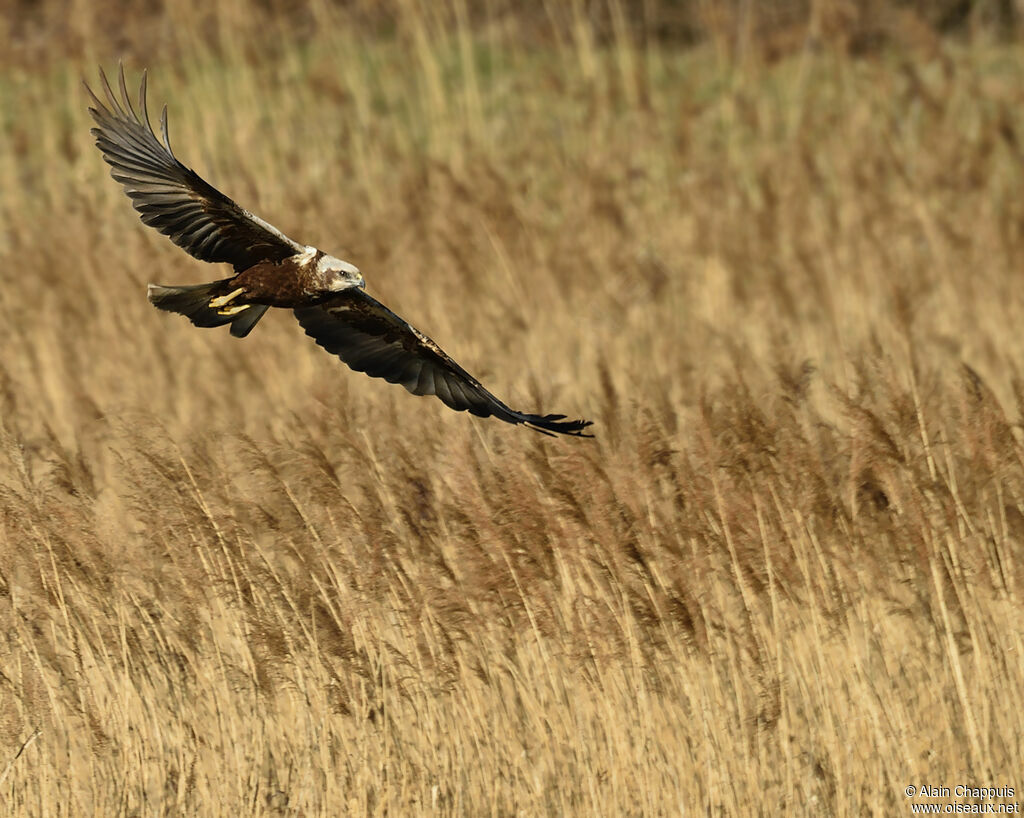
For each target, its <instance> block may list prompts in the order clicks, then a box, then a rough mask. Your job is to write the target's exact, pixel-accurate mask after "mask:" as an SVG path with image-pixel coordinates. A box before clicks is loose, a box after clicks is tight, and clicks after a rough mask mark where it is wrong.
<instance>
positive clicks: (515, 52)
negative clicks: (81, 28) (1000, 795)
mask: <svg viewBox="0 0 1024 818" xmlns="http://www.w3.org/2000/svg"><path fill="white" fill-rule="evenodd" d="M76 8H77V7H76ZM221 8H222V9H226V10H224V11H222V12H221V14H222V15H224V16H223V18H222V20H221V23H220V24H221V25H223V26H224V28H223V30H222V34H224V36H221V37H219V39H218V42H219V43H220V45H219V47H217V48H215V49H211V48H208V47H207V45H204V44H203V43H204V42H206V41H203V40H198V41H197V43H198V44H193V45H191V46H190V45H189V38H188V33H189V31H190V29H189V28H188V26H187V24H188V22H189V21H188V20H187V19H183V20H182V21H180V26H177V27H171V28H169V29H167V31H166V38H167V41H168V42H169V43H171V44H172V45H173V44H177V46H176V47H175V48H171V47H170V46H168V49H167V51H166V53H165V52H158V53H157V54H156V56H154V57H153V58H152V59H151V60H149V61H148V67H149V68H150V70H151V77H150V94H151V103H154V104H155V103H159V102H161V101H163V100H167V102H168V104H169V106H170V118H171V138H172V143H173V144H174V145H175V146H176V148H177V151H178V153H179V155H180V156H181V157H182V158H183V159H184V160H185V161H186V162H187V163H189V164H190V165H192V166H194V167H195V168H196V169H197V170H198V171H199V172H200V173H202V174H203V175H204V176H205V177H206V178H208V179H210V180H211V181H212V182H214V183H215V184H216V185H218V186H219V187H220V188H221V189H223V190H224V191H225V192H227V193H228V194H229V195H232V196H233V197H235V198H236V199H237V200H238V201H240V202H241V203H242V204H243V205H245V206H247V207H249V208H250V209H252V210H254V211H255V212H257V213H259V214H260V215H262V216H263V217H264V218H266V219H268V220H270V221H271V222H273V223H274V224H276V225H278V226H279V227H281V228H282V229H283V230H285V231H286V232H287V233H289V234H291V235H293V236H295V237H296V238H299V239H301V240H303V241H305V242H308V243H311V244H315V245H317V246H320V247H322V248H324V249H326V250H328V251H329V252H334V253H336V254H338V255H341V256H342V257H344V258H348V259H350V260H352V261H353V262H355V263H357V264H358V265H359V266H360V267H361V268H362V269H363V270H364V272H365V273H366V274H367V279H368V282H369V284H368V286H369V289H370V291H371V292H373V293H374V294H375V295H377V296H378V297H380V298H381V299H382V300H384V301H385V302H386V303H388V304H390V305H391V306H392V307H393V308H395V309H396V310H397V311H398V312H399V313H401V314H402V315H404V316H406V317H407V318H408V319H409V320H411V321H412V322H413V323H415V324H416V325H417V326H419V327H421V328H422V329H424V330H425V331H426V332H428V333H429V334H430V335H431V336H432V337H434V338H435V339H436V340H437V341H438V342H439V343H441V344H442V345H443V346H444V347H445V348H446V349H448V350H449V351H450V352H451V353H452V354H453V355H454V356H455V357H456V358H457V359H458V360H460V361H461V362H462V363H463V364H464V365H465V366H467V368H469V369H470V370H471V371H473V372H474V373H477V374H479V375H480V376H481V377H482V378H483V379H484V381H485V383H486V384H487V385H489V386H490V387H491V388H493V389H494V390H495V392H496V393H497V394H499V395H501V396H503V397H506V398H507V399H508V401H509V402H510V404H511V405H513V406H517V407H519V406H522V407H524V408H526V409H530V410H533V409H538V410H543V411H563V412H568V413H572V414H573V415H582V416H585V417H591V418H593V419H594V420H595V421H596V422H597V425H596V431H597V435H598V436H597V439H596V440H594V441H579V440H551V439H548V438H542V437H541V436H539V435H534V434H531V433H529V432H527V431H524V430H521V429H516V428H512V427H509V426H506V425H504V424H500V423H497V422H494V421H481V420H478V419H475V418H471V417H469V416H466V415H456V414H454V413H452V412H450V411H448V410H447V409H445V408H444V407H443V406H442V405H441V404H440V403H439V402H437V401H428V400H426V399H417V398H413V397H411V396H409V395H408V394H406V393H405V392H404V391H403V390H400V389H398V388H396V387H393V386H390V385H388V384H385V383H383V382H379V381H372V380H370V379H368V378H366V377H364V376H362V375H358V374H356V373H352V372H350V371H348V370H347V369H345V368H344V367H343V366H342V365H341V364H340V363H338V362H337V361H336V360H334V359H332V358H331V357H330V356H328V355H326V354H324V353H323V352H322V351H321V350H319V349H317V348H316V347H315V346H314V345H313V344H312V343H310V342H309V341H308V339H306V338H304V336H303V335H302V333H301V331H300V330H299V328H298V327H297V326H296V325H295V322H294V321H293V320H292V319H291V318H290V317H289V316H288V315H287V314H284V313H281V314H273V315H271V316H268V318H267V319H264V321H263V322H262V324H261V325H260V327H259V328H258V329H257V330H256V331H255V332H254V333H253V335H252V336H251V337H250V338H248V339H246V340H245V341H244V342H239V341H236V340H234V339H232V338H230V337H229V336H228V335H227V334H226V333H224V332H216V331H200V330H196V329H194V328H192V327H190V326H189V325H188V324H187V322H185V321H183V320H180V319H177V318H176V317H173V316H166V315H163V314H159V313H157V312H156V311H155V310H153V309H152V307H151V306H150V305H149V304H148V303H147V302H146V299H145V289H144V284H145V283H146V282H147V281H157V282H162V283H190V282H198V281H201V280H206V279H209V278H211V277H213V276H216V275H220V271H219V270H214V269H213V268H212V267H210V266H208V265H202V264H200V263H198V262H194V261H192V260H190V259H189V258H188V257H187V256H185V255H184V254H183V253H182V252H181V251H179V250H177V249H176V248H174V247H173V246H172V245H171V244H170V243H169V242H167V241H166V239H164V238H162V237H160V236H159V235H156V234H155V233H154V232H153V231H150V230H148V229H146V228H144V227H143V226H142V225H141V224H140V223H139V221H138V219H137V217H136V215H135V214H134V213H133V212H132V210H131V207H130V205H129V203H128V201H127V200H126V199H125V197H124V196H123V194H122V193H121V191H120V188H119V186H117V185H116V184H115V183H114V182H112V181H111V180H110V178H109V176H108V175H107V170H106V168H105V166H104V165H103V163H102V162H101V160H100V157H99V155H98V153H97V152H96V151H95V149H94V148H93V147H92V144H91V139H90V137H89V134H88V129H89V127H90V122H89V120H88V117H87V114H86V112H85V97H84V94H83V92H82V90H81V87H80V85H79V77H80V75H81V74H83V73H84V74H85V75H87V76H88V77H90V78H92V77H95V71H94V68H93V65H94V62H95V61H99V62H102V63H103V64H104V65H106V66H107V67H108V68H109V67H110V66H112V65H113V64H114V63H115V61H116V58H117V56H118V55H117V54H116V53H113V52H110V53H108V52H103V53H92V54H88V55H87V58H88V60H87V61H86V60H83V61H68V62H64V61H61V60H60V59H56V58H53V59H51V61H49V62H48V63H46V64H43V65H39V66H38V67H37V68H36V69H35V70H33V71H29V70H28V69H26V68H24V67H21V68H18V67H12V68H11V69H10V70H9V71H7V72H6V73H5V74H4V75H3V77H2V78H0V117H2V120H0V144H2V145H3V149H2V150H0V269H2V270H3V286H2V288H0V349H2V350H3V357H2V359H0V514H2V517H0V622H2V623H3V625H4V627H3V628H2V630H0V798H2V801H3V805H4V807H3V811H4V812H5V813H8V814H26V815H90V814H92V815H242V814H252V815H362V814H366V815H384V814H387V815H417V814H438V815H497V816H505V815H673V814H687V815H689V814H712V815H718V814H730V815H749V814H765V815H774V814H793V815H803V814H822V813H824V814H830V815H836V816H845V815H864V814H878V815H892V814H907V813H909V805H910V803H918V802H921V799H917V800H915V801H908V800H907V799H906V798H905V796H904V788H905V787H906V786H907V785H908V784H921V783H928V784H931V785H935V786H954V785H956V784H967V785H972V786H986V785H993V786H994V785H1009V786H1014V787H1016V788H1017V791H1018V793H1019V792H1020V788H1021V787H1024V779H1022V778H1021V775H1020V770H1021V766H1020V760H1021V758H1022V757H1024V716H1022V713H1024V663H1022V661H1021V652H1022V650H1024V626H1022V624H1021V623H1022V618H1021V613H1022V600H1021V596H1020V592H1019V590H1018V589H1019V587H1020V585H1021V581H1022V578H1024V547H1022V543H1024V458H1022V455H1024V445H1022V437H1021V431H1020V425H1019V422H1020V417H1021V414H1022V411H1024V380H1022V379H1021V364H1022V362H1024V338H1022V334H1021V332H1020V328H1021V327H1024V297H1022V296H1021V294H1020V287H1019V281H1020V277H1021V270H1020V259H1021V258H1022V257H1024V254H1022V250H1024V247H1022V245H1024V234H1022V227H1024V204H1022V202H1024V200H1022V198H1021V196H1020V193H1019V191H1020V190H1021V151H1022V148H1021V138H1022V134H1024V120H1022V114H1021V111H1022V110H1024V106H1022V105H1021V103H1022V102H1024V99H1022V97H1024V91H1022V89H1024V84H1022V75H1024V59H1022V52H1021V51H1020V49H1019V48H1018V47H1014V46H997V45H993V44H986V43H984V42H981V41H979V42H976V43H974V44H972V45H966V44H962V43H955V42H946V41H935V42H932V43H931V44H930V45H928V46H927V47H926V46H922V47H921V49H920V50H916V51H914V52H903V51H891V52H885V53H882V54H880V55H877V56H875V57H873V58H871V59H869V60H854V59H850V58H848V57H845V56H842V55H840V54H839V53H838V52H833V51H830V50H824V51H813V50H810V51H804V52H801V53H800V54H798V55H797V56H794V57H792V58H790V59H786V60H783V61H781V62H779V63H777V64H773V65H771V66H768V65H765V64H763V63H760V62H759V61H758V60H757V59H756V58H755V57H753V56H749V55H748V59H747V60H746V61H744V62H742V63H737V62H735V61H734V60H733V57H732V56H731V55H730V52H729V51H728V50H725V51H723V50H721V49H718V48H716V46H715V44H714V43H713V42H712V43H709V44H708V45H707V46H706V47H700V48H696V49H692V50H676V49H674V48H672V47H670V46H666V45H663V44H662V45H658V44H656V43H647V44H644V43H642V42H640V41H638V40H636V39H635V38H633V37H632V36H631V35H630V33H629V30H628V26H626V25H625V24H623V25H622V26H620V27H619V29H618V30H619V32H620V36H618V38H617V39H616V38H613V39H612V40H611V41H608V40H605V39H602V38H599V37H596V36H594V32H593V30H592V28H591V26H590V23H589V21H588V18H587V17H586V15H585V14H584V13H583V11H582V9H583V7H582V5H581V4H579V5H575V6H568V7H562V6H554V5H552V6H551V8H552V9H553V10H555V11H553V12H552V13H553V14H554V13H562V11H563V10H564V9H565V8H569V9H570V12H571V10H572V9H576V13H570V14H569V16H568V17H567V18H566V19H565V20H563V21H562V22H561V23H559V24H558V25H557V26H554V24H553V26H554V28H553V30H555V31H557V32H561V34H559V36H554V37H553V38H552V39H551V41H550V44H549V45H548V46H545V47H537V46H536V44H535V43H533V45H531V44H530V43H531V42H533V41H529V42H525V41H523V40H522V39H520V38H519V36H518V35H519V33H520V30H519V28H518V27H517V26H516V25H514V24H513V23H512V22H509V18H507V17H503V16H498V17H495V19H494V20H493V21H491V23H489V24H473V25H470V24H468V23H462V24H460V23H459V17H460V13H461V10H463V9H464V5H463V4H462V3H460V2H459V1H458V0H452V3H451V5H450V6H449V7H448V8H447V12H448V14H446V15H437V14H436V12H435V11H433V9H435V8H436V7H434V6H430V5H426V4H422V5H421V4H418V3H414V2H412V0H409V2H407V3H405V4H404V5H403V7H402V8H403V11H402V13H401V14H399V15H398V16H397V17H396V18H395V26H394V28H393V30H390V31H388V30H385V31H381V30H379V29H377V28H371V27H362V28H361V27H359V26H358V25H340V24H332V23H337V20H335V19H334V18H333V17H332V15H333V14H335V13H336V12H335V11H334V10H332V8H330V7H327V6H324V7H322V8H321V9H320V13H321V14H323V15H324V17H323V18H322V19H321V20H319V22H318V24H317V25H316V26H315V27H314V31H315V32H318V33H315V34H313V35H311V36H310V37H309V38H307V39H306V40H305V41H304V42H303V44H302V45H301V46H300V45H294V46H290V45H289V44H288V42H287V41H286V38H284V37H283V36H282V37H274V33H275V30H274V29H273V28H272V27H271V28H269V29H266V30H264V31H263V36H264V38H265V39H264V40H263V41H262V42H264V43H265V44H266V45H267V48H266V49H265V50H261V49H259V48H257V47H256V45H257V41H256V40H255V39H253V38H249V39H241V38H232V37H230V36H227V35H229V34H230V32H231V31H232V30H233V29H232V27H233V26H237V27H242V26H243V25H244V18H243V11H242V7H241V6H236V5H231V4H228V5H226V6H222V7H221ZM609 8H611V9H612V10H613V11H614V9H615V8H616V6H615V4H611V5H610V6H609ZM79 13H84V12H82V11H81V10H79ZM232 15H234V16H232ZM453 20H454V22H453ZM281 33H282V34H283V33H285V30H284V29H281ZM563 35H564V36H563ZM254 37H255V35H254ZM524 42H525V44H524ZM190 49H191V50H190ZM86 50H88V49H86ZM128 67H129V70H130V72H131V73H132V74H133V75H135V76H137V71H138V70H139V69H140V68H141V67H142V64H141V62H140V61H139V60H132V61H131V62H130V64H129V66H128ZM1011 800H1018V799H1011Z"/></svg>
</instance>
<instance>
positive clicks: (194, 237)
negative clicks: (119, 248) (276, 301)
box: [85, 66, 305, 271]
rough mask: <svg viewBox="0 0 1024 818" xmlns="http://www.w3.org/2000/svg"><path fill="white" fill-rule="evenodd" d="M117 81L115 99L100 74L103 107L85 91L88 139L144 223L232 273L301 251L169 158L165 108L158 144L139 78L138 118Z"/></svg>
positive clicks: (298, 246) (302, 248) (143, 88)
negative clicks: (92, 124)
mask: <svg viewBox="0 0 1024 818" xmlns="http://www.w3.org/2000/svg"><path fill="white" fill-rule="evenodd" d="M118 79H119V85H120V91H121V98H120V100H119V99H118V98H117V97H116V96H115V95H114V92H113V91H112V90H111V88H110V83H109V82H107V77H106V75H105V74H104V73H103V69H100V80H101V82H102V83H103V90H104V91H106V97H107V105H104V104H103V103H102V102H101V101H100V100H99V98H98V97H97V96H96V95H95V94H94V93H93V92H92V89H91V88H90V87H89V86H88V84H86V85H85V88H86V90H87V91H88V92H89V95H90V96H91V97H92V100H93V103H95V107H93V108H90V109H89V113H90V114H92V118H93V119H94V120H96V125H97V127H95V128H93V129H92V134H93V136H95V137H96V146H97V147H98V148H99V149H100V151H101V152H102V153H103V158H104V159H105V160H106V161H107V164H108V165H110V167H111V168H112V170H111V173H110V175H111V176H113V177H114V179H115V180H117V181H118V182H120V183H121V184H122V185H123V186H124V189H125V192H126V193H127V194H128V196H129V197H130V198H131V200H132V204H133V205H134V206H135V209H136V210H138V211H139V213H141V214H142V221H143V222H145V223H146V224H148V225H149V226H150V227H155V228H156V229H157V230H159V231H160V232H161V233H163V234H164V235H165V236H168V237H169V238H170V239H171V241H173V242H174V243H175V244H177V245H178V246H179V247H181V248H182V249H184V250H186V251H187V252H189V253H191V254H192V255H193V256H195V257H196V258H197V259H199V260H201V261H213V262H227V263H228V264H231V265H233V266H234V267H235V269H236V270H238V271H241V270H244V269H247V268H248V267H251V266H252V265H253V264H255V263H256V262H258V261H282V260H283V259H286V258H288V257H289V256H293V255H295V254H296V253H300V252H302V251H303V250H304V249H305V248H304V247H303V246H302V245H300V244H298V243H297V242H294V241H292V240H291V239H290V238H288V237H287V236H286V235H284V233H282V232H281V231H280V230H278V229H277V228H276V227H274V226H272V225H270V224H267V223H266V222H265V221H263V220H262V219H260V218H258V217H257V216H254V215H253V214H252V213H250V212H249V211H247V210H244V209H243V208H241V207H239V206H238V205H237V204H235V203H234V202H233V201H232V200H231V199H229V198H228V197H227V196H225V195H224V194H223V193H221V192H220V191H219V190H217V189H216V188H215V187H213V186H212V185H210V184H208V183H207V182H205V181H203V179H201V178H200V177H199V175H198V174H196V173H195V172H194V171H192V170H190V169H189V168H187V167H185V166H184V165H183V164H181V162H179V161H178V160H177V159H176V158H175V156H174V153H173V152H172V151H171V142H170V139H169V138H168V136H167V107H166V106H164V109H163V113H162V114H161V115H160V131H161V134H162V135H163V142H162V143H161V141H160V140H159V139H158V138H157V136H156V133H155V132H154V131H153V126H152V125H151V124H150V122H149V114H148V113H147V111H146V74H145V73H143V74H142V82H141V84H140V86H139V103H138V111H137V112H136V110H135V108H133V107H132V103H131V100H130V99H129V98H128V89H127V87H126V86H125V81H124V67H123V66H122V67H121V68H120V71H119V78H118Z"/></svg>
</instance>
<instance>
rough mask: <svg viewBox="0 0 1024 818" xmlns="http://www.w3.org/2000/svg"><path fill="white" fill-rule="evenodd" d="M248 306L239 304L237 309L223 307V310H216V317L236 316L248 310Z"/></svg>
mask: <svg viewBox="0 0 1024 818" xmlns="http://www.w3.org/2000/svg"><path fill="white" fill-rule="evenodd" d="M249 306H250V305H249V304H241V305H239V306H237V307H224V309H221V310H217V315H238V313H240V312H242V311H244V310H247V309H249Z"/></svg>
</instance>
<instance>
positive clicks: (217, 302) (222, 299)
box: [210, 287, 245, 310]
mask: <svg viewBox="0 0 1024 818" xmlns="http://www.w3.org/2000/svg"><path fill="white" fill-rule="evenodd" d="M244 292H245V287H239V288H238V289H237V290H232V291H231V292H229V293H228V294H227V295H221V296H218V297H217V298H211V299H210V309H211V310H216V309H218V308H220V307H223V306H224V305H225V304H228V303H229V302H231V301H234V300H235V299H236V298H238V296H240V295H241V294H242V293H244Z"/></svg>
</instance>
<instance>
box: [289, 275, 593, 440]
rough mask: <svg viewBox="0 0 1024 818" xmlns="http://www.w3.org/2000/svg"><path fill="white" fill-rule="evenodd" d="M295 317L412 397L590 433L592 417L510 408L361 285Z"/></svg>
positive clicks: (320, 339) (544, 428) (355, 363)
mask: <svg viewBox="0 0 1024 818" xmlns="http://www.w3.org/2000/svg"><path fill="white" fill-rule="evenodd" d="M295 317H296V318H297V319H299V324H301V325H302V328H303V329H304V330H305V331H306V334H307V335H308V336H310V337H311V338H312V339H313V340H314V341H316V342H317V343H318V344H319V345H320V346H322V347H323V348H324V349H326V350H327V351H328V352H330V353H332V354H334V355H337V356H338V357H339V358H341V360H343V361H344V362H345V363H346V364H348V365H349V366H350V367H351V368H352V369H354V370H356V371H357V372H365V373H366V374H367V375H369V376H370V377H373V378H384V380H386V381H388V382H389V383H400V384H401V385H402V386H404V387H405V388H406V389H408V390H409V391H410V392H412V393H413V394H414V395H437V397H439V398H440V399H441V400H442V401H444V402H445V404H447V405H448V406H450V407H451V408H452V409H454V410H455V411H457V412H461V411H463V410H467V409H468V410H469V411H470V412H471V413H473V414H474V415H478V416H480V417H488V416H491V415H493V416H494V417H496V418H499V419H500V420H504V421H506V422H507V423H523V424H525V425H526V426H528V427H530V428H532V429H536V430H537V431H540V432H544V433H545V434H547V433H551V432H557V433H560V434H565V435H575V436H577V437H590V436H591V435H587V434H584V432H583V430H584V429H586V427H588V426H590V425H591V421H589V420H565V415H529V414H525V413H523V412H516V411H515V410H514V409H509V408H508V407H507V406H506V405H505V404H504V403H502V402H501V401H500V400H498V399H497V398H496V397H494V395H492V394H491V393H490V392H488V391H487V390H486V389H484V388H483V386H481V385H480V382H479V381H478V380H477V379H476V378H474V377H473V376H472V375H470V374H469V373H468V372H466V370H464V369H463V368H462V367H461V366H459V365H458V364H457V363H455V361H453V360H452V359H451V358H449V357H448V355H446V354H445V352H444V350H442V349H441V348H440V347H439V346H438V345H437V344H435V343H434V342H433V341H431V340H430V339H429V338H428V337H427V336H426V335H424V334H423V333H422V332H420V331H419V330H417V329H416V328H415V327H413V326H411V325H410V324H409V323H407V322H406V321H404V320H403V319H402V318H400V317H399V316H397V315H395V313H393V312H392V311H391V310H389V309H388V308H387V307H385V306H384V305H383V304H381V303H380V302H379V301H377V300H376V299H374V298H371V297H370V296H369V295H367V294H366V292H365V291H363V290H361V289H350V290H345V291H343V292H341V293H338V294H337V295H333V296H331V297H330V298H328V299H326V300H325V301H323V302H321V303H319V304H317V305H316V306H312V307H300V308H298V309H296V310H295Z"/></svg>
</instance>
